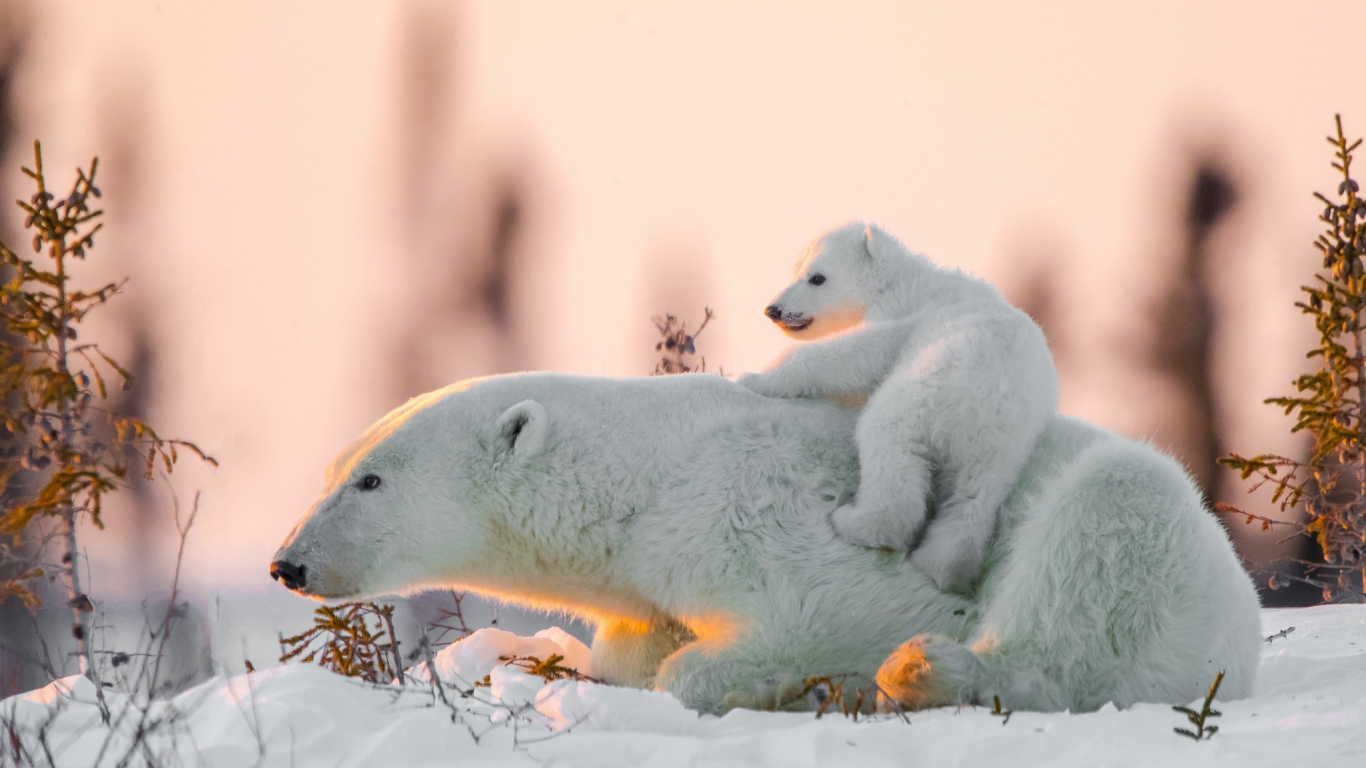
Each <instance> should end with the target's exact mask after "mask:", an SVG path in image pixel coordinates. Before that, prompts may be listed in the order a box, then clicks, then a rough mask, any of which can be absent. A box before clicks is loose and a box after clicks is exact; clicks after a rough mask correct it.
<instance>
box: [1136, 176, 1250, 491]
mask: <svg viewBox="0 0 1366 768" xmlns="http://www.w3.org/2000/svg"><path fill="white" fill-rule="evenodd" d="M1237 200H1238V194H1237V191H1236V189H1235V187H1234V183H1233V179H1232V176H1231V175H1230V174H1229V173H1228V172H1227V171H1226V170H1225V169H1224V168H1223V167H1221V165H1220V164H1218V163H1216V162H1214V161H1212V160H1209V159H1205V160H1203V161H1201V162H1199V163H1197V164H1196V167H1195V173H1194V177H1193V178H1192V180H1191V183H1190V187H1189V189H1188V192H1187V197H1186V206H1185V217H1184V221H1183V230H1182V235H1183V242H1182V246H1181V253H1180V258H1179V261H1178V262H1177V265H1176V268H1175V271H1174V273H1173V274H1172V275H1170V276H1169V279H1168V280H1167V282H1166V284H1165V286H1164V291H1163V293H1162V294H1161V295H1160V296H1159V298H1158V300H1157V304H1156V307H1155V308H1154V311H1153V318H1154V320H1155V325H1156V328H1157V333H1156V345H1155V347H1154V348H1153V350H1152V359H1151V364H1152V367H1153V368H1154V369H1155V370H1156V371H1158V372H1159V373H1161V374H1162V375H1164V376H1166V377H1169V378H1170V379H1171V380H1172V381H1173V382H1175V383H1176V385H1177V387H1178V389H1179V391H1180V392H1181V396H1182V399H1183V400H1184V401H1185V403H1186V404H1187V409H1186V414H1185V416H1186V417H1185V418H1184V419H1183V420H1182V424H1181V425H1180V428H1181V429H1182V431H1184V432H1185V439H1183V440H1181V441H1180V445H1182V446H1183V447H1184V449H1185V451H1184V452H1186V455H1183V456H1181V457H1180V458H1181V459H1182V460H1183V461H1184V463H1185V464H1186V467H1187V469H1188V470H1189V471H1190V473H1191V475H1192V476H1193V477H1194V478H1195V480H1196V482H1198V483H1199V484H1200V487H1201V489H1202V490H1203V491H1204V492H1205V498H1208V499H1217V498H1219V480H1220V475H1219V473H1218V465H1217V464H1216V462H1217V460H1218V458H1219V457H1220V456H1221V455H1223V447H1222V444H1221V440H1220V431H1219V416H1218V404H1217V402H1216V400H1215V392H1214V382H1213V368H1214V361H1213V345H1212V338H1213V336H1214V332H1215V325H1216V322H1217V318H1216V308H1215V302H1214V291H1213V288H1212V278H1211V275H1210V267H1209V261H1210V236H1211V235H1212V234H1213V232H1214V230H1215V228H1216V227H1217V226H1218V225H1219V224H1220V223H1221V222H1222V221H1223V220H1224V219H1225V218H1226V217H1227V216H1228V214H1229V212H1230V211H1232V209H1233V207H1234V205H1236V204H1237Z"/></svg>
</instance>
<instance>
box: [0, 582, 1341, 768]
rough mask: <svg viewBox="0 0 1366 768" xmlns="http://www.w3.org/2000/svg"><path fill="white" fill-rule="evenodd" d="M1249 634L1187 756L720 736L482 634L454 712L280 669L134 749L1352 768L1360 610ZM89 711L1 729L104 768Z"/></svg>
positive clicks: (803, 725) (1143, 735) (651, 697)
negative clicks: (1237, 694)
mask: <svg viewBox="0 0 1366 768" xmlns="http://www.w3.org/2000/svg"><path fill="white" fill-rule="evenodd" d="M1263 625H1264V629H1265V634H1267V635H1273V634H1276V633H1279V632H1281V631H1283V630H1285V629H1287V628H1289V627H1292V626H1293V627H1294V630H1293V631H1292V632H1290V633H1289V634H1288V635H1287V636H1285V637H1283V638H1277V639H1276V640H1274V641H1273V642H1270V643H1267V644H1266V645H1264V648H1263V660H1262V669H1261V677H1260V681H1259V683H1258V692H1257V695H1256V696H1254V697H1253V698H1251V699H1247V700H1243V701H1235V702H1220V703H1218V704H1217V705H1216V708H1217V709H1219V710H1221V711H1222V712H1223V716H1222V717H1220V718H1218V719H1217V720H1214V721H1213V722H1215V723H1217V724H1218V725H1219V727H1220V730H1219V732H1218V733H1217V734H1215V735H1214V737H1213V738H1212V739H1210V740H1209V741H1204V742H1200V743H1196V742H1193V741H1191V740H1190V739H1187V738H1183V737H1180V736H1177V735H1176V734H1174V733H1173V732H1172V729H1173V728H1174V727H1176V726H1183V725H1185V722H1184V717H1183V716H1181V715H1180V714H1178V713H1176V712H1173V711H1172V709H1171V707H1169V706H1166V705H1156V704H1145V705H1139V706H1136V707H1133V708H1131V709H1129V710H1125V711H1119V710H1117V709H1115V707H1113V706H1112V705H1110V706H1106V707H1104V708H1102V709H1101V710H1100V711H1098V712H1093V713H1087V714H1076V715H1073V714H1067V713H1034V712H1016V713H1014V714H1012V715H1011V716H1010V718H1009V719H1008V720H1006V719H1004V718H1002V717H1000V716H996V715H992V714H991V713H990V711H989V709H987V708H972V707H964V708H961V709H957V708H945V709H939V710H933V711H928V712H917V713H912V714H911V715H910V718H909V719H910V724H909V725H907V724H906V723H904V722H901V721H899V720H897V719H895V718H891V717H881V718H875V719H874V720H873V721H868V720H867V719H860V721H859V722H857V723H855V722H853V721H850V720H848V719H846V718H844V717H842V716H840V715H833V716H832V715H826V716H825V717H824V718H822V719H820V720H817V719H816V718H815V717H814V716H813V715H811V714H776V713H764V712H750V711H734V712H731V713H730V714H728V715H726V716H725V717H720V718H718V717H712V716H699V715H697V714H696V713H693V712H690V711H688V710H686V709H684V708H683V706H682V705H681V704H679V703H678V702H677V701H676V700H675V699H673V697H671V696H669V695H668V694H664V693H659V692H654V691H638V690H633V689H626V688H615V687H611V686H606V685H600V684H596V683H591V682H581V681H574V680H559V681H555V682H553V683H549V684H547V683H545V682H544V681H543V680H542V679H541V678H539V677H536V676H533V675H529V674H527V673H526V672H524V671H523V670H521V669H519V668H517V667H508V666H500V664H501V663H502V662H500V661H499V659H498V657H499V656H510V655H535V656H538V657H541V658H544V657H545V656H547V655H549V654H550V653H558V654H561V655H563V656H564V657H565V662H563V664H564V665H567V666H571V665H572V666H575V667H576V668H577V669H578V670H579V671H580V672H584V673H588V672H589V671H591V670H590V668H589V664H588V652H587V648H586V647H584V646H583V644H582V643H580V642H579V641H578V640H576V639H574V638H573V637H572V636H570V635H568V634H567V633H564V632H562V631H559V630H546V631H543V632H539V633H537V635H536V636H535V637H529V638H528V637H519V636H517V635H514V634H511V633H508V632H503V631H501V630H496V629H487V630H481V631H480V632H478V633H476V634H475V635H473V636H471V637H470V638H468V639H466V640H464V641H462V642H460V643H457V644H455V645H452V646H450V647H448V648H446V649H444V650H443V651H442V652H441V653H440V654H438V655H437V657H436V659H435V660H434V661H435V666H436V668H437V674H438V675H439V676H440V677H442V678H443V679H448V680H456V679H459V680H462V681H471V680H480V679H482V678H483V676H484V675H488V676H489V678H490V682H491V683H492V685H491V687H488V688H482V687H481V688H478V689H477V690H476V691H475V692H474V693H473V694H472V695H470V696H468V697H466V698H462V697H461V696H460V695H459V693H458V692H457V691H455V690H450V691H449V693H448V697H449V698H450V701H451V704H452V706H451V707H447V706H446V705H445V704H442V703H441V702H439V701H438V700H437V699H436V697H435V696H434V695H433V690H432V689H431V688H430V687H429V686H427V685H426V684H425V683H423V682H421V681H425V680H426V679H427V675H426V671H425V665H420V667H419V668H416V669H414V670H413V671H412V672H413V676H414V677H415V678H416V679H417V680H418V681H419V682H417V683H410V684H409V685H408V686H406V687H399V686H397V685H394V686H376V685H368V684H365V683H362V682H358V681H356V680H353V679H349V678H344V677H339V676H337V675H333V674H331V673H328V672H326V671H323V670H322V669H319V668H317V667H314V666H309V665H291V666H286V667H279V668H276V669H272V670H268V671H259V672H256V673H254V674H251V675H241V676H237V677H233V678H227V679H224V678H217V679H214V680H211V681H209V682H207V683H205V684H203V685H200V686H198V687H196V688H193V689H191V690H189V691H186V692H185V693H183V694H181V695H179V696H177V697H175V698H174V699H172V700H171V701H169V702H160V703H157V704H155V705H153V707H152V708H151V710H150V711H149V713H148V715H149V719H148V720H146V721H145V722H151V721H152V720H155V719H158V718H161V719H165V720H167V721H168V722H167V724H166V725H163V726H161V727H159V728H157V729H156V730H154V731H153V735H152V737H151V738H150V739H149V740H148V746H149V747H150V749H151V750H152V754H153V755H154V756H156V758H157V760H158V761H159V762H160V763H163V764H175V763H176V762H177V760H178V761H179V762H180V763H184V764H204V765H209V766H249V765H254V764H259V765H262V766H290V765H297V766H314V765H318V766H334V765H337V766H372V765H373V766H380V765H384V766H391V765H404V766H426V765H447V766H450V765H454V766H483V765H500V766H501V765H544V764H547V763H553V764H555V765H557V766H645V765H648V766H687V765H709V766H710V765H717V766H751V765H752V766H769V765H772V766H778V765H782V766H817V765H819V766H845V765H847V766H884V765H886V766H904V765H984V766H1007V765H1046V766H1066V767H1070V766H1111V765H1113V766H1163V768H1166V767H1167V766H1240V767H1241V766H1287V765H1300V764H1305V765H1315V766H1336V765H1343V766H1353V765H1366V606H1326V607H1318V608H1307V609H1289V610H1266V611H1264V612H1263ZM461 687H462V688H465V689H468V682H462V683H461ZM94 692H95V691H94V687H93V685H91V684H90V682H89V681H87V680H85V679H84V678H79V677H73V678H65V679H63V680H59V681H57V682H55V683H53V684H51V685H49V686H47V687H46V688H43V689H40V690H38V691H32V692H30V693H27V694H24V695H21V696H16V697H12V698H10V699H7V700H5V701H3V702H0V718H4V719H5V720H8V721H10V722H13V723H15V725H16V729H17V731H19V732H20V733H26V734H28V743H30V744H36V739H33V738H32V736H33V734H34V733H35V732H36V729H37V728H38V727H39V725H40V724H41V723H43V722H45V721H46V722H48V723H49V724H48V727H47V733H46V740H47V742H48V744H49V745H50V746H51V748H52V751H53V754H54V755H55V757H56V762H57V764H58V765H63V766H66V765H71V766H76V765H80V766H88V765H94V764H97V757H98V755H99V753H100V750H101V748H102V747H104V748H105V751H104V756H103V758H102V760H103V762H102V763H101V764H110V765H112V764H114V763H116V762H117V761H118V758H119V757H121V756H122V754H123V752H124V751H126V750H127V748H128V744H129V743H130V739H129V734H130V733H132V732H133V731H134V730H135V727H136V724H137V722H139V720H140V719H141V718H142V714H141V712H140V710H138V708H136V707H133V706H131V704H130V702H129V700H128V699H126V698H125V697H123V696H121V695H119V694H116V693H113V692H110V693H107V694H106V701H107V703H108V705H109V707H110V710H111V713H112V714H113V720H114V722H115V724H116V726H115V728H114V729H113V732H112V733H113V736H112V738H110V739H109V744H108V745H107V747H106V745H105V741H106V738H107V737H109V736H110V733H111V731H110V729H108V728H106V727H105V726H103V725H101V724H100V720H99V715H98V710H97V709H96V706H95V704H94ZM1192 704H1193V706H1194V707H1195V708H1197V709H1198V708H1199V705H1200V702H1193V703H1192ZM6 746H7V745H6ZM6 755H7V756H8V753H6ZM258 759H259V763H258ZM3 762H4V759H0V763H3ZM133 764H138V761H136V760H135V761H134V763H133Z"/></svg>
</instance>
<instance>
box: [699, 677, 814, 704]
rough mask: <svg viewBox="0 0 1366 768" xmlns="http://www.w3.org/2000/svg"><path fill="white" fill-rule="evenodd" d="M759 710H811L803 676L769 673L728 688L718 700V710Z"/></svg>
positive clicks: (808, 692)
mask: <svg viewBox="0 0 1366 768" xmlns="http://www.w3.org/2000/svg"><path fill="white" fill-rule="evenodd" d="M732 709H760V710H766V711H770V712H771V711H775V710H777V711H785V712H805V711H807V710H809V709H811V703H810V691H808V690H807V688H806V679H805V678H802V677H799V676H797V675H793V674H787V673H783V674H778V675H770V676H768V677H765V678H763V679H761V680H755V681H752V682H749V683H745V684H743V685H739V686H736V687H734V688H732V689H731V690H730V691H729V692H728V693H726V695H725V697H724V698H722V699H721V711H722V712H729V711H730V710H732Z"/></svg>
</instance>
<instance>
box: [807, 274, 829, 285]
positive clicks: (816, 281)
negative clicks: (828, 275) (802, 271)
mask: <svg viewBox="0 0 1366 768" xmlns="http://www.w3.org/2000/svg"><path fill="white" fill-rule="evenodd" d="M806 282H808V283H811V284H812V285H820V284H821V283H823V282H825V275H812V276H811V278H810V279H808V280H807V281H806Z"/></svg>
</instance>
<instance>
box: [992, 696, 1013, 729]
mask: <svg viewBox="0 0 1366 768" xmlns="http://www.w3.org/2000/svg"><path fill="white" fill-rule="evenodd" d="M991 714H993V715H995V716H997V717H999V718H1001V725H1005V724H1006V723H1008V722H1010V716H1011V715H1013V714H1015V712H1014V711H1013V710H1009V709H1001V697H1000V696H992V697H991Z"/></svg>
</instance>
